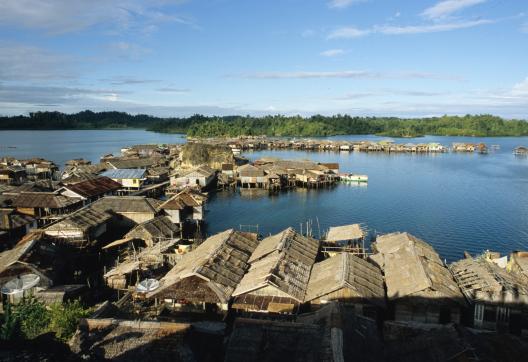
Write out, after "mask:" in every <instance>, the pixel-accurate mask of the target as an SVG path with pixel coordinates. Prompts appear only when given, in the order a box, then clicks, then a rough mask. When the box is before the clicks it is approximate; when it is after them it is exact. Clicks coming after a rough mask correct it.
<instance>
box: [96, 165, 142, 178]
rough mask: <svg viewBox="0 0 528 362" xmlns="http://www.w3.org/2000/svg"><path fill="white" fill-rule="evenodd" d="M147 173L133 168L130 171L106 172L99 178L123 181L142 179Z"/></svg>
mask: <svg viewBox="0 0 528 362" xmlns="http://www.w3.org/2000/svg"><path fill="white" fill-rule="evenodd" d="M146 172H147V171H145V170H138V169H135V168H132V169H116V170H107V171H105V172H103V173H102V174H101V176H106V177H109V178H111V179H114V180H123V179H143V178H145V174H146Z"/></svg>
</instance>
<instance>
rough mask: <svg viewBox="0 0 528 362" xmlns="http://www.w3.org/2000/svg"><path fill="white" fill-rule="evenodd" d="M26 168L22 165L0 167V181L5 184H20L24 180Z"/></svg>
mask: <svg viewBox="0 0 528 362" xmlns="http://www.w3.org/2000/svg"><path fill="white" fill-rule="evenodd" d="M26 178H27V174H26V169H25V168H24V167H22V166H11V165H9V166H3V167H0V183H2V184H6V185H21V184H23V183H24V182H25V181H26Z"/></svg>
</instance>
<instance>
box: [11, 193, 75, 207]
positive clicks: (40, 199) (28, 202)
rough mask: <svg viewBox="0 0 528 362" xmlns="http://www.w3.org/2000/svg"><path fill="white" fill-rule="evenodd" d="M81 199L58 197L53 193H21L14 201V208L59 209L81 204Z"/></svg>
mask: <svg viewBox="0 0 528 362" xmlns="http://www.w3.org/2000/svg"><path fill="white" fill-rule="evenodd" d="M81 201H82V200H81V199H79V198H73V197H66V196H62V195H57V194H55V193H53V192H21V193H20V194H18V196H17V197H15V198H14V200H13V206H15V207H20V208H35V207H39V208H50V209H59V208H63V207H67V206H71V205H74V204H77V203H79V202H81Z"/></svg>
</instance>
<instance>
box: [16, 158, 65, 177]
mask: <svg viewBox="0 0 528 362" xmlns="http://www.w3.org/2000/svg"><path fill="white" fill-rule="evenodd" d="M22 165H23V166H24V167H25V168H26V173H27V175H28V176H30V177H32V178H35V179H50V178H52V177H53V175H54V174H55V172H57V171H59V167H58V166H57V165H56V164H54V163H53V162H51V161H48V160H45V159H43V158H34V159H30V160H25V161H22Z"/></svg>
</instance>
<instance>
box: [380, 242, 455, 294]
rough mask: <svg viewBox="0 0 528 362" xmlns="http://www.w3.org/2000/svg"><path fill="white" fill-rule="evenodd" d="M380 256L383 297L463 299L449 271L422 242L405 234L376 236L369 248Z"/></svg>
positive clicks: (434, 252)
mask: <svg viewBox="0 0 528 362" xmlns="http://www.w3.org/2000/svg"><path fill="white" fill-rule="evenodd" d="M372 248H373V250H375V251H376V252H377V253H379V254H381V257H380V258H379V259H380V260H381V263H382V265H381V267H382V269H383V271H384V273H385V283H386V285H387V297H388V298H389V299H398V298H402V297H423V298H450V299H452V300H455V301H458V302H462V301H463V296H462V293H461V292H460V289H459V287H458V285H457V284H456V282H455V280H454V279H453V276H452V275H451V273H450V272H449V270H448V269H447V268H446V267H445V266H444V264H443V263H442V261H441V260H440V257H439V256H438V254H437V253H436V251H435V250H434V249H433V247H432V246H431V245H429V244H427V243H426V242H425V241H423V240H420V239H418V238H416V237H415V236H413V235H411V234H409V233H392V234H386V235H382V236H379V237H378V238H377V240H376V242H375V243H374V244H373V246H372Z"/></svg>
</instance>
